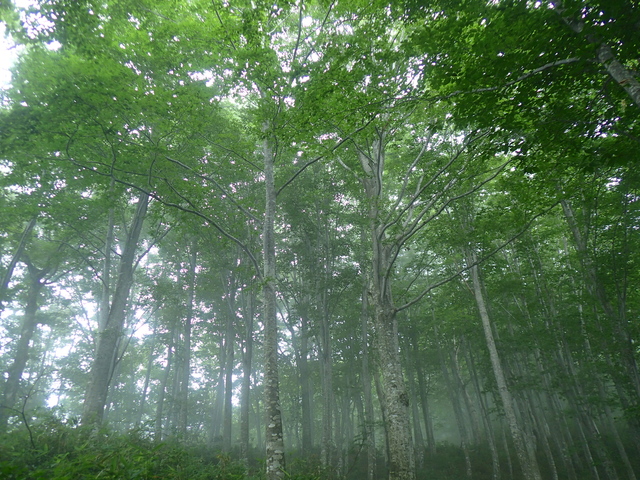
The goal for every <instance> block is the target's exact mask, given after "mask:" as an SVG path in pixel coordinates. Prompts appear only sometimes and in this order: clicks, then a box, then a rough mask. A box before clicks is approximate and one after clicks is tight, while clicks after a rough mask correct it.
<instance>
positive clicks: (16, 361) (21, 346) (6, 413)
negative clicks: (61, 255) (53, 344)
mask: <svg viewBox="0 0 640 480" xmlns="http://www.w3.org/2000/svg"><path fill="white" fill-rule="evenodd" d="M27 267H28V272H29V274H28V280H29V286H28V290H27V301H26V303H25V306H24V316H23V317H22V322H21V324H20V337H19V338H18V344H17V346H16V349H15V355H14V357H13V363H12V364H11V366H10V367H9V368H8V369H7V374H8V375H7V380H6V382H5V384H4V388H3V392H2V404H1V405H0V432H4V431H6V429H7V422H8V420H9V417H10V416H11V414H12V409H13V408H14V406H15V404H16V401H17V399H18V392H19V390H20V380H21V379H22V374H23V373H24V369H25V368H26V366H27V361H28V360H29V345H30V343H31V339H32V338H33V335H34V333H35V332H36V329H37V327H38V321H37V319H36V313H37V312H38V308H39V307H38V300H39V298H40V292H41V291H42V289H43V288H44V286H45V284H44V282H43V279H44V277H45V276H46V275H47V274H48V273H49V271H50V270H51V268H50V267H46V268H44V269H38V268H36V267H35V266H33V265H32V264H31V262H29V261H27Z"/></svg>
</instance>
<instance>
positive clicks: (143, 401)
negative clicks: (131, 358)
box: [135, 326, 158, 428]
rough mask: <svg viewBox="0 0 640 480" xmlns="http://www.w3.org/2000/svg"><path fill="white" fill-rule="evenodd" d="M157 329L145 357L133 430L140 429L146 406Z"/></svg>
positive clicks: (155, 328)
mask: <svg viewBox="0 0 640 480" xmlns="http://www.w3.org/2000/svg"><path fill="white" fill-rule="evenodd" d="M157 334H158V329H157V326H156V327H154V329H153V334H152V342H151V347H150V348H149V356H148V357H147V368H146V372H145V374H144V386H143V387H142V395H141V397H140V405H138V409H137V415H136V422H135V428H140V425H141V424H142V418H143V417H144V411H145V408H146V406H147V393H148V392H149V382H150V381H151V370H152V369H153V361H154V360H155V358H156V355H155V348H156V341H157Z"/></svg>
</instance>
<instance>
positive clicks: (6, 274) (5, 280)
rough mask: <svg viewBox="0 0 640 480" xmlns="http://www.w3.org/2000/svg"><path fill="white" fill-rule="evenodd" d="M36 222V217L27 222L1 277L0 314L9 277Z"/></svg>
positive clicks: (9, 280) (11, 275)
mask: <svg viewBox="0 0 640 480" xmlns="http://www.w3.org/2000/svg"><path fill="white" fill-rule="evenodd" d="M36 220H37V217H34V218H32V219H31V220H30V221H29V223H27V226H26V227H25V229H24V230H23V232H22V235H21V236H20V242H19V243H18V246H17V247H16V251H15V252H14V254H13V256H12V257H11V261H10V262H9V265H8V266H7V270H6V271H5V272H4V275H3V277H2V283H0V312H2V311H3V310H4V301H5V300H6V297H7V290H8V289H9V283H10V282H11V277H13V271H14V270H15V268H16V265H17V264H18V262H19V261H20V258H21V257H22V254H23V252H24V249H25V247H26V245H27V241H28V240H29V236H30V234H31V231H32V230H33V227H35V225H36Z"/></svg>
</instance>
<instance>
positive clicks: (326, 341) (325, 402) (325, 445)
mask: <svg viewBox="0 0 640 480" xmlns="http://www.w3.org/2000/svg"><path fill="white" fill-rule="evenodd" d="M320 297H321V298H319V308H321V309H322V319H321V323H320V331H321V342H320V345H321V347H322V348H321V351H320V355H321V359H322V443H321V447H320V457H321V462H322V465H323V466H324V467H325V468H330V467H331V466H332V463H333V462H332V460H333V459H332V453H333V450H334V444H333V363H332V355H331V334H330V331H329V318H328V317H329V316H328V312H327V305H326V297H325V295H324V294H323V295H321V296H320Z"/></svg>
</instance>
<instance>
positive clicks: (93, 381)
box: [82, 193, 149, 425]
mask: <svg viewBox="0 0 640 480" xmlns="http://www.w3.org/2000/svg"><path fill="white" fill-rule="evenodd" d="M148 205H149V195H148V194H146V193H143V194H140V197H139V199H138V206H137V208H136V212H135V215H134V217H133V220H132V222H131V228H130V229H129V235H128V236H127V240H126V243H125V247H124V251H123V252H122V257H121V259H120V266H119V268H118V279H117V282H116V289H115V292H114V295H113V302H112V304H111V308H110V310H109V318H108V320H107V324H106V326H105V328H104V330H103V331H102V332H100V333H99V341H98V349H97V351H96V357H95V359H94V361H93V364H92V366H91V373H90V378H89V385H88V387H87V391H86V395H85V400H84V408H83V412H82V422H83V423H85V424H96V425H99V424H100V423H101V422H102V418H103V414H104V406H105V403H106V400H107V393H108V390H109V384H110V383H111V373H112V367H113V360H114V357H115V354H116V351H117V348H118V341H119V339H120V336H121V335H122V328H123V326H124V321H125V317H126V311H127V302H128V300H129V292H130V290H131V285H132V284H133V272H134V269H135V253H136V248H137V246H138V240H139V238H140V232H141V231H142V224H143V222H144V218H145V216H146V213H147V206H148Z"/></svg>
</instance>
